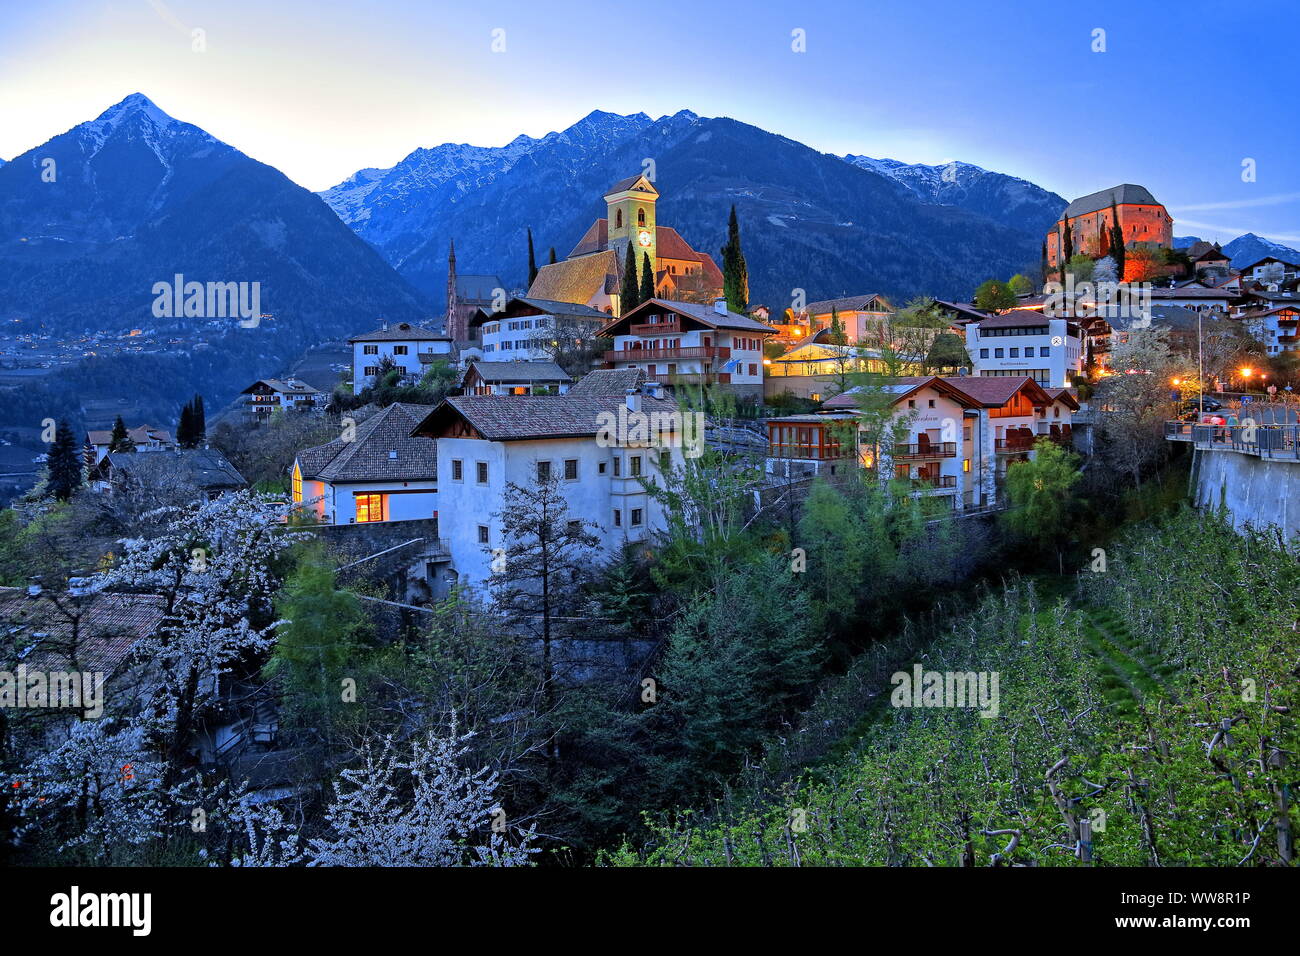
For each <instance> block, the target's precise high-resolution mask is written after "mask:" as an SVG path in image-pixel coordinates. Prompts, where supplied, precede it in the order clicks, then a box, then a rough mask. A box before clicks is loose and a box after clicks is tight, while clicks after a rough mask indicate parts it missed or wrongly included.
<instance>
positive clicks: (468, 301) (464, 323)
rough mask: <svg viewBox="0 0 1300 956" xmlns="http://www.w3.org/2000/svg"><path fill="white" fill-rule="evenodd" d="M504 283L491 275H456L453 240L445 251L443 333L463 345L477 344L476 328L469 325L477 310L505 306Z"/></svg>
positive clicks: (458, 345)
mask: <svg viewBox="0 0 1300 956" xmlns="http://www.w3.org/2000/svg"><path fill="white" fill-rule="evenodd" d="M507 298H508V296H507V295H506V291H505V285H504V284H503V283H502V282H501V279H500V277H498V276H494V275H458V274H457V273H456V241H455V240H454V239H453V240H452V242H451V248H450V249H449V250H448V252H447V317H446V319H445V320H444V322H445V330H446V333H447V336H448V337H449V338H450V339H451V340H452V341H453V342H455V343H456V345H457V347H459V348H464V347H466V346H469V345H474V344H477V342H478V335H479V330H478V327H477V326H472V325H470V321H469V320H470V319H472V318H473V317H474V315H475V313H477V312H478V310H479V309H482V310H483V311H484V312H491V311H492V310H493V309H497V308H501V307H502V306H504V305H505V303H506V299H507Z"/></svg>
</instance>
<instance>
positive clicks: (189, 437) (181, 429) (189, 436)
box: [176, 402, 194, 448]
mask: <svg viewBox="0 0 1300 956" xmlns="http://www.w3.org/2000/svg"><path fill="white" fill-rule="evenodd" d="M193 436H194V413H193V412H192V411H191V410H190V403H189V402H186V403H185V404H184V405H182V406H181V417H180V421H178V422H177V423H176V444H177V445H179V446H180V447H181V448H193V447H194V437H193Z"/></svg>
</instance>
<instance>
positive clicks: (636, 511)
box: [632, 508, 641, 528]
mask: <svg viewBox="0 0 1300 956" xmlns="http://www.w3.org/2000/svg"><path fill="white" fill-rule="evenodd" d="M640 523H641V509H640V508H633V509H632V527H634V528H635V527H636V526H637V525H639V524H640Z"/></svg>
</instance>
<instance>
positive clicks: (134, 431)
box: [86, 425, 172, 445]
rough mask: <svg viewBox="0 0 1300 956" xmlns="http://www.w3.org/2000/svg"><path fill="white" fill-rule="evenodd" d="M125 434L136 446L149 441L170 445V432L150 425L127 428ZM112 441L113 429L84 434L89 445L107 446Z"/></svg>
mask: <svg viewBox="0 0 1300 956" xmlns="http://www.w3.org/2000/svg"><path fill="white" fill-rule="evenodd" d="M126 434H127V436H128V437H129V438H130V439H131V441H133V442H135V443H136V444H137V445H147V444H149V442H151V441H156V442H161V443H162V444H164V445H170V444H171V443H172V435H171V432H169V431H167V430H166V429H163V428H154V427H153V426H152V425H141V426H139V427H138V428H128V429H127V430H126ZM112 440H113V429H111V428H103V429H100V428H95V429H91V430H90V431H88V432H86V441H87V442H88V443H89V444H91V445H107V444H108V443H109V442H111V441H112Z"/></svg>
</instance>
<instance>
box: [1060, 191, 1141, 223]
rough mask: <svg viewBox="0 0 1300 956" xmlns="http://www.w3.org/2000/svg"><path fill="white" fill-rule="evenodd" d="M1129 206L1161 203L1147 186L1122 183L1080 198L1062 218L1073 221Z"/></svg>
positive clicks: (1066, 210)
mask: <svg viewBox="0 0 1300 956" xmlns="http://www.w3.org/2000/svg"><path fill="white" fill-rule="evenodd" d="M1128 205H1142V206H1159V205H1160V203H1158V202H1156V198H1155V197H1154V196H1152V195H1151V192H1150V191H1149V190H1148V189H1147V188H1146V187H1145V186H1136V185H1134V184H1133V183H1122V184H1121V185H1119V186H1112V187H1110V188H1109V189H1102V190H1099V191H1097V192H1095V193H1089V194H1088V195H1086V196H1080V197H1079V198H1078V199H1076V200H1075V201H1074V202H1072V203H1070V205H1068V206H1066V207H1065V212H1063V213H1061V218H1062V219H1073V218H1074V217H1075V216H1086V215H1087V214H1088V213H1090V212H1097V211H1098V210H1100V209H1109V208H1110V207H1111V206H1128Z"/></svg>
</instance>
